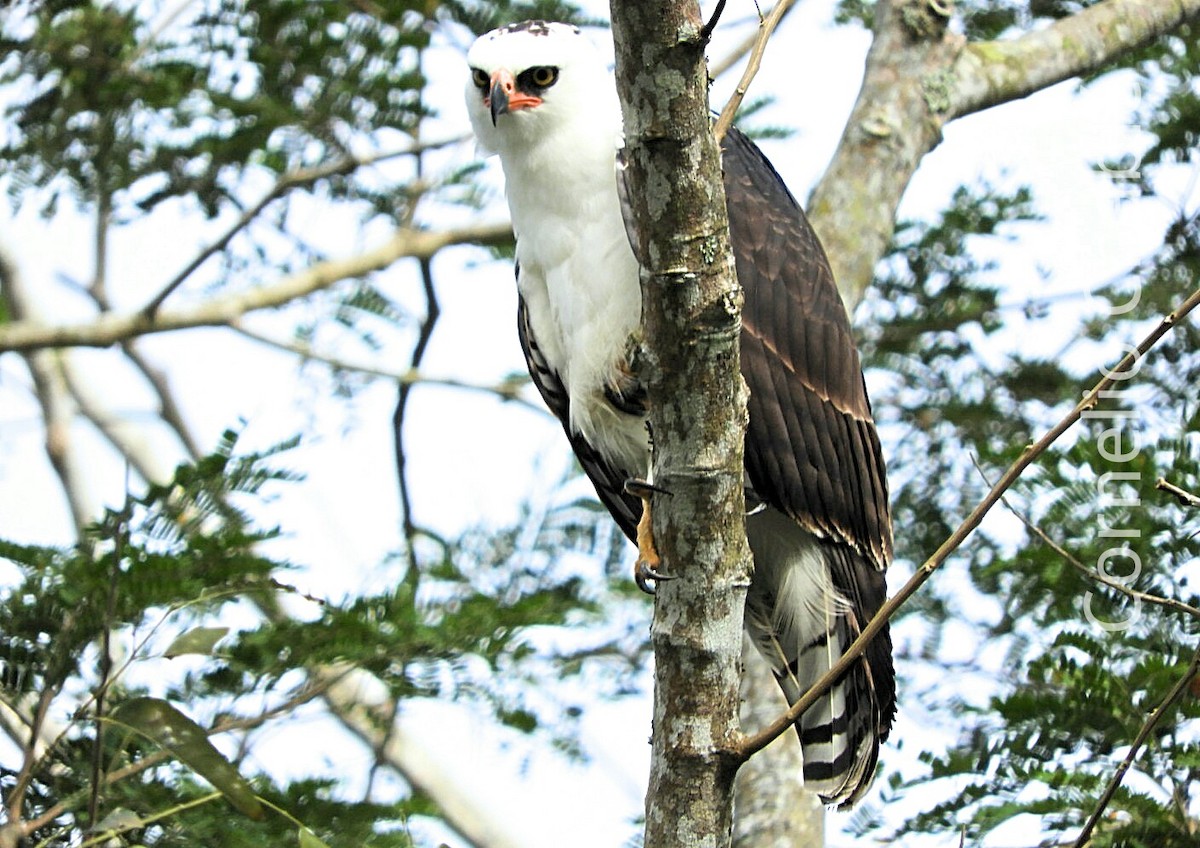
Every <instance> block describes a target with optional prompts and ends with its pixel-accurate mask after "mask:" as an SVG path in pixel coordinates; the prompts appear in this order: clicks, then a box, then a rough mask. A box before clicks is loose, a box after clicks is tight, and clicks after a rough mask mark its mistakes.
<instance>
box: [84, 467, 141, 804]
mask: <svg viewBox="0 0 1200 848" xmlns="http://www.w3.org/2000/svg"><path fill="white" fill-rule="evenodd" d="M129 470H130V469H129V466H128V465H126V466H125V503H124V505H123V506H122V507H121V512H120V513H119V514H118V515H117V517H116V527H115V528H114V532H113V555H112V565H111V567H110V571H109V575H108V598H107V599H106V601H105V609H104V629H103V630H102V631H101V633H100V680H99V681H97V684H96V692H95V696H94V698H93V703H94V704H95V708H94V713H95V722H96V738H95V739H93V740H92V786H91V792H90V793H89V796H88V826H89V827H95V826H96V822H97V821H99V816H100V782H101V781H100V776H101V774H102V773H103V770H104V725H105V722H104V706H105V696H106V695H107V694H108V687H109V684H110V683H111V682H112V679H113V678H112V670H113V662H112V631H113V626H114V624H115V619H116V617H117V583H118V578H119V577H120V574H121V559H122V558H123V557H124V556H125V537H126V534H127V533H128V532H129V519H130V517H131V516H132V514H133V499H132V495H130V494H129Z"/></svg>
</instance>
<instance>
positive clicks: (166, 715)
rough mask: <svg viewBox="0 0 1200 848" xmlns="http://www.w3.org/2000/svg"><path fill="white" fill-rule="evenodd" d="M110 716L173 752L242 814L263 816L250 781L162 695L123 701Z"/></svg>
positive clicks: (201, 731) (257, 817)
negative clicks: (162, 697) (163, 698)
mask: <svg viewBox="0 0 1200 848" xmlns="http://www.w3.org/2000/svg"><path fill="white" fill-rule="evenodd" d="M113 718H114V719H116V720H117V721H119V722H122V723H123V724H126V725H128V726H130V727H132V728H133V729H134V730H136V731H138V732H139V733H142V734H144V735H146V736H147V737H149V738H150V739H152V740H154V741H155V742H157V743H158V744H159V745H161V746H162V747H163V748H165V749H166V750H167V751H169V752H170V753H172V754H173V755H175V756H176V757H177V758H178V759H179V760H180V762H182V763H184V765H186V766H188V767H189V768H191V769H192V770H193V771H195V772H196V774H198V775H200V776H201V777H203V778H204V779H205V780H207V781H208V782H209V783H211V784H212V785H213V787H214V788H215V789H216V790H217V791H219V792H220V793H221V794H223V795H224V796H225V798H226V799H227V800H228V801H229V803H230V804H232V805H233V806H234V808H236V809H237V810H238V811H239V812H240V813H242V814H243V815H246V816H249V817H250V818H252V819H255V820H259V819H261V818H262V817H263V815H264V811H263V807H262V804H261V803H259V800H258V798H257V796H255V794H254V790H253V789H251V788H250V784H249V783H248V782H247V781H246V779H245V778H244V777H242V775H241V774H240V773H239V772H238V770H237V768H236V767H235V766H234V765H233V764H232V763H230V762H229V760H227V759H225V757H224V756H223V755H222V754H221V752H220V751H218V750H217V749H216V748H215V747H214V746H213V744H212V742H210V741H208V734H207V733H206V732H205V730H204V728H203V727H201V726H200V725H198V724H196V722H194V721H192V720H191V719H190V718H188V717H187V716H185V715H184V714H183V713H181V712H180V711H179V710H177V709H175V708H174V707H173V706H171V705H170V704H168V703H167V702H166V701H164V700H162V699H161V698H134V699H133V700H131V701H126V702H125V703H124V704H122V705H121V706H120V707H118V708H117V710H116V711H115V712H114V714H113Z"/></svg>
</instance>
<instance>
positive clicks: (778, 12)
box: [713, 0, 795, 143]
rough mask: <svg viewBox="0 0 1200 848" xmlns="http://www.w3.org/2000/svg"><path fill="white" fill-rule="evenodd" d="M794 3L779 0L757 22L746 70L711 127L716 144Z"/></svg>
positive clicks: (725, 130)
mask: <svg viewBox="0 0 1200 848" xmlns="http://www.w3.org/2000/svg"><path fill="white" fill-rule="evenodd" d="M794 2H795V0H779V2H778V3H776V4H775V8H773V9H772V10H771V12H770V14H769V15H767V16H766V17H765V18H763V19H762V20H760V21H759V24H758V35H757V36H755V38H754V46H753V48H752V49H751V51H750V61H748V62H747V63H746V69H745V70H744V71H742V78H741V79H740V80H738V84H737V88H735V89H734V91H733V94H732V96H730V98H729V102H728V103H726V104H725V108H724V109H722V110H721V115H720V117H718V118H717V123H716V124H715V125H714V126H713V135H715V136H716V137H717V142H718V143H720V141H721V139H723V138H724V137H725V133H726V132H727V131H728V130H729V127H730V126H731V125H732V124H733V119H734V118H735V117H736V116H737V110H738V109H739V108H740V107H741V105H742V100H743V99H745V97H746V92H747V91H749V90H750V83H751V81H753V79H754V77H755V75H756V74H757V73H758V69H759V67H761V66H762V57H763V54H764V53H766V52H767V42H768V41H769V40H770V39H771V33H773V32H775V29H776V27H778V26H779V22H780V21H782V20H783V16H784V15H786V14H787V13H788V11H789V10H790V9H791V8H792V5H793V4H794Z"/></svg>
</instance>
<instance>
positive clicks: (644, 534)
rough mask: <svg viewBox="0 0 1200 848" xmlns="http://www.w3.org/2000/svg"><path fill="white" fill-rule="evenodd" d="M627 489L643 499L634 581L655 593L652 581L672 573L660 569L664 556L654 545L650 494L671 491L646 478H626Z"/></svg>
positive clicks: (642, 587) (665, 493) (650, 592)
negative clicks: (654, 484) (659, 553)
mask: <svg viewBox="0 0 1200 848" xmlns="http://www.w3.org/2000/svg"><path fill="white" fill-rule="evenodd" d="M625 491H626V492H628V493H629V494H631V495H634V496H635V497H639V498H641V499H642V517H641V518H640V519H638V526H637V546H638V558H637V562H635V563H634V564H633V582H634V583H636V584H637V587H638V588H639V589H641V590H642V591H643V592H645V593H646V594H648V595H653V594H654V587H653V586H651V585H650V581H652V580H653V581H658V580H670V579H671V575H669V574H663V573H662V572H661V571H659V566H660V565H661V564H662V558H661V557H659V555H658V549H657V548H656V547H655V546H654V530H653V528H652V526H651V519H650V496H651V495H652V494H653V493H655V492H658V493H659V494H664V495H669V494H670V492H668V491H666V490H665V489H660V488H658V487H657V486H652V485H651V484H649V483H647V482H646V481H644V480H626V481H625Z"/></svg>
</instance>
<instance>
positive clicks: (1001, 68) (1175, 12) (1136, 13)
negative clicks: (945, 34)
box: [950, 0, 1200, 117]
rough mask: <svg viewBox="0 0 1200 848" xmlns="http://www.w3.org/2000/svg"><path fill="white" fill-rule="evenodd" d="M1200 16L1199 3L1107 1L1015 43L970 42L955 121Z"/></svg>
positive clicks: (961, 66) (1086, 69) (957, 71)
mask: <svg viewBox="0 0 1200 848" xmlns="http://www.w3.org/2000/svg"><path fill="white" fill-rule="evenodd" d="M1197 16H1200V0H1106V2H1103V3H1097V4H1096V5H1094V6H1089V7H1088V8H1086V9H1083V10H1081V11H1079V12H1077V13H1075V14H1074V15H1071V16H1070V17H1066V18H1062V19H1061V20H1058V21H1055V22H1054V23H1053V24H1051V25H1050V26H1048V27H1045V28H1044V29H1038V30H1034V31H1032V32H1030V33H1028V34H1027V35H1024V36H1022V37H1020V38H1018V39H1015V40H1012V41H987V42H982V43H978V44H969V45H967V47H966V49H965V50H964V51H963V52H962V55H961V56H960V57H959V59H958V61H957V62H956V63H955V65H954V68H953V75H954V80H955V87H954V93H953V105H952V106H951V107H950V111H951V113H952V114H953V116H954V117H961V116H963V115H969V114H970V113H972V112H977V111H979V110H980V109H986V108H988V107H989V106H995V105H997V104H999V103H1006V102H1008V101H1010V100H1017V99H1019V98H1022V97H1026V96H1027V95H1029V94H1032V93H1033V92H1035V91H1040V90H1042V89H1043V88H1047V87H1049V86H1051V85H1054V84H1055V83H1057V82H1062V81H1063V80H1065V79H1070V78H1071V77H1075V76H1079V75H1081V74H1087V73H1090V72H1092V71H1096V70H1098V69H1100V68H1102V67H1103V66H1104V65H1106V64H1107V63H1108V62H1110V61H1112V59H1113V57H1114V56H1116V55H1118V54H1120V53H1123V52H1125V51H1128V50H1133V49H1136V48H1138V47H1141V46H1143V45H1145V44H1147V43H1148V42H1150V41H1152V40H1153V39H1155V38H1157V37H1158V36H1160V35H1162V34H1163V33H1166V32H1170V31H1171V30H1173V29H1175V28H1176V27H1178V26H1180V25H1182V24H1185V23H1187V22H1188V21H1190V20H1194V19H1195V18H1196V17H1197Z"/></svg>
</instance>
